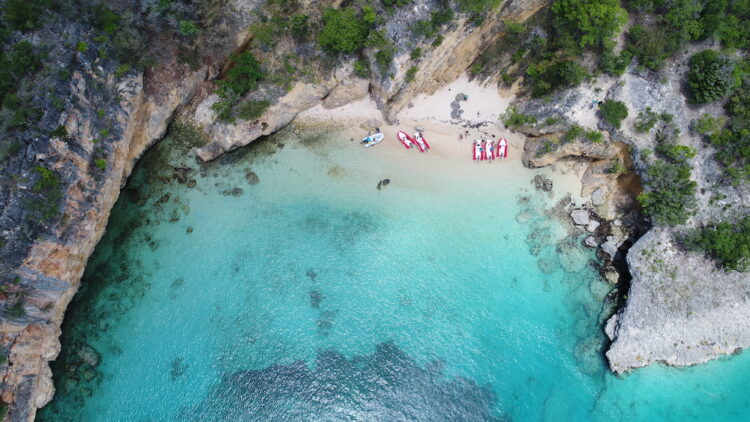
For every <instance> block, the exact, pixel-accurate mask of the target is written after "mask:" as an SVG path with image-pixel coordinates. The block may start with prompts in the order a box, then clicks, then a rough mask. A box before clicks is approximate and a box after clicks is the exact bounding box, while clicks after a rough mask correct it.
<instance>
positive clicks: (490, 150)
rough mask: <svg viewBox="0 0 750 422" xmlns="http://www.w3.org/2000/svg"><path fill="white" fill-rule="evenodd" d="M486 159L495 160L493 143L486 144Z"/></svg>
mask: <svg viewBox="0 0 750 422" xmlns="http://www.w3.org/2000/svg"><path fill="white" fill-rule="evenodd" d="M487 159H488V160H490V161H492V160H494V159H495V141H488V142H487Z"/></svg>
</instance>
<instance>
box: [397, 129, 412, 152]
mask: <svg viewBox="0 0 750 422" xmlns="http://www.w3.org/2000/svg"><path fill="white" fill-rule="evenodd" d="M396 136H397V137H398V140H399V141H401V143H402V144H404V146H405V147H406V149H411V147H412V146H414V138H412V137H411V136H409V135H408V134H407V133H406V132H404V131H399V132H398V134H397V135H396Z"/></svg>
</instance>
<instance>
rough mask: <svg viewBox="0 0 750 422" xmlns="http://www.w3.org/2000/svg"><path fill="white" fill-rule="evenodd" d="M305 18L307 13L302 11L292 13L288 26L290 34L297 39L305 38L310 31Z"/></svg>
mask: <svg viewBox="0 0 750 422" xmlns="http://www.w3.org/2000/svg"><path fill="white" fill-rule="evenodd" d="M307 19H308V17H307V15H305V14H302V13H297V14H295V15H292V19H291V22H290V25H289V28H290V29H291V31H292V35H293V36H294V37H295V38H297V39H298V40H304V39H306V38H307V35H308V34H309V33H310V28H309V27H308V25H307Z"/></svg>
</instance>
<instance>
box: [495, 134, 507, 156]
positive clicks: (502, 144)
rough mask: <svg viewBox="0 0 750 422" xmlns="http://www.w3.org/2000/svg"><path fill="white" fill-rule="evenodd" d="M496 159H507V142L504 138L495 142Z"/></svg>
mask: <svg viewBox="0 0 750 422" xmlns="http://www.w3.org/2000/svg"><path fill="white" fill-rule="evenodd" d="M497 145H498V146H497V148H495V149H496V150H497V158H508V141H506V140H505V138H500V140H499V141H498V142H497Z"/></svg>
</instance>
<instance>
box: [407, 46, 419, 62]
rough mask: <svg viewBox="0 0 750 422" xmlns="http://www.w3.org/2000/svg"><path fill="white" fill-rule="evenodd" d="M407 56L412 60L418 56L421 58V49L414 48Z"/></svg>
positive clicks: (417, 58)
mask: <svg viewBox="0 0 750 422" xmlns="http://www.w3.org/2000/svg"><path fill="white" fill-rule="evenodd" d="M409 57H410V58H411V59H412V60H419V59H420V58H422V49H421V48H419V47H417V48H415V49H414V50H412V51H411V54H409Z"/></svg>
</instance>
